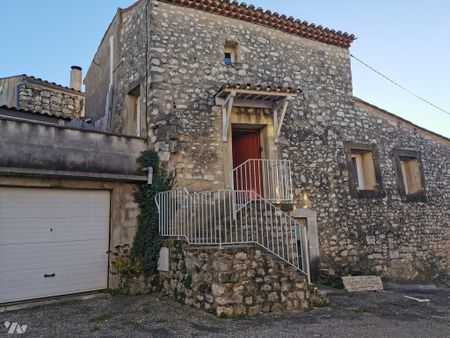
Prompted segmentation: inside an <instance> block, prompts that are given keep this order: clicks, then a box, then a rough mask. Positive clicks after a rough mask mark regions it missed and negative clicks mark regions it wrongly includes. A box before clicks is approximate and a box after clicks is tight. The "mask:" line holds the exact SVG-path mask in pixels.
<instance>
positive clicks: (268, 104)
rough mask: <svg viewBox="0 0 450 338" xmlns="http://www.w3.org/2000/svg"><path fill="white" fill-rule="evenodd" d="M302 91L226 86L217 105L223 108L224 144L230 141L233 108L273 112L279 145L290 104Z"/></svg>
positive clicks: (287, 88)
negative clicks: (264, 109) (260, 109)
mask: <svg viewBox="0 0 450 338" xmlns="http://www.w3.org/2000/svg"><path fill="white" fill-rule="evenodd" d="M299 93H301V91H300V90H297V89H293V88H290V87H271V86H253V85H250V84H247V85H241V84H226V85H224V86H223V87H222V88H221V89H220V90H219V91H218V92H217V94H216V104H217V105H219V106H221V107H222V135H223V142H227V141H228V131H229V129H230V126H231V111H232V108H233V107H248V108H266V109H267V108H268V109H271V110H272V112H273V126H274V129H275V130H274V132H275V133H274V134H275V143H278V138H279V136H280V132H281V127H282V125H283V121H284V116H285V115H286V110H287V107H288V106H289V102H290V101H292V100H293V99H294V98H295V97H296V96H297V95H298V94H299Z"/></svg>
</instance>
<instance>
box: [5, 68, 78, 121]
mask: <svg viewBox="0 0 450 338" xmlns="http://www.w3.org/2000/svg"><path fill="white" fill-rule="evenodd" d="M81 81H82V72H81V68H80V67H78V66H72V69H71V72H70V87H65V86H62V85H59V84H56V83H54V82H48V81H46V80H43V79H40V78H36V77H34V76H29V75H25V74H22V75H16V76H10V77H5V78H0V106H8V107H15V108H17V109H25V110H28V111H36V112H40V113H42V114H48V115H58V116H63V117H66V118H72V119H74V118H77V117H78V118H81V117H83V116H84V111H85V110H84V93H83V92H82V91H81V87H82V82H81Z"/></svg>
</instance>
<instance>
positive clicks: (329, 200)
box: [85, 0, 450, 281]
mask: <svg viewBox="0 0 450 338" xmlns="http://www.w3.org/2000/svg"><path fill="white" fill-rule="evenodd" d="M354 39H355V37H354V36H353V35H349V34H347V33H343V32H340V31H335V30H332V29H328V28H323V27H322V26H316V25H314V24H308V23H307V22H302V21H299V20H295V19H293V18H292V17H289V18H288V17H286V16H285V15H279V14H278V13H271V12H270V11H263V10H262V9H260V8H255V7H254V6H252V5H246V4H238V3H237V2H236V1H233V2H229V1H215V0H204V1H203V0H189V1H181V0H171V1H169V0H167V1H138V2H136V3H135V4H134V5H132V6H130V7H129V8H126V9H122V10H119V11H118V12H117V14H116V16H115V17H114V19H113V21H112V23H111V25H110V26H109V28H108V30H107V31H106V33H105V36H104V37H103V39H102V42H101V44H100V46H99V48H98V50H97V53H96V55H95V57H94V60H95V62H93V63H92V65H91V66H90V68H89V70H88V73H87V75H86V79H85V83H86V88H87V95H86V106H87V107H91V106H94V105H99V104H100V107H99V108H98V109H96V110H95V113H100V114H97V115H95V116H94V117H95V119H102V118H103V119H108V123H107V125H108V128H109V129H110V130H111V131H114V132H117V133H124V134H128V135H130V134H131V135H145V136H147V135H148V137H149V146H150V147H151V148H153V149H155V150H156V151H158V153H159V155H160V158H161V160H163V161H164V162H165V165H166V167H167V168H168V169H170V170H175V171H176V184H177V186H178V187H185V188H187V189H188V190H191V191H196V192H200V191H205V190H214V189H235V190H239V189H244V188H245V189H247V188H248V187H249V186H251V189H252V190H254V191H256V192H257V193H259V194H262V195H263V197H265V198H266V199H269V200H270V199H271V202H272V203H274V204H275V205H276V206H277V207H279V208H282V209H283V210H286V209H288V210H289V215H291V216H293V217H295V218H297V219H298V218H307V220H306V221H307V224H308V232H309V233H310V235H311V236H312V238H310V239H309V240H310V243H309V249H310V254H311V255H312V256H314V262H313V258H311V264H312V265H313V266H314V269H315V272H313V274H316V275H317V273H318V271H317V269H319V267H320V269H324V270H327V271H328V272H329V273H333V272H335V273H337V274H339V275H342V274H349V273H364V274H373V273H374V274H379V275H382V276H384V277H386V278H390V279H394V280H403V281H406V280H417V279H429V278H440V279H441V280H447V281H448V278H449V273H450V256H449V252H450V237H449V236H450V221H449V195H450V184H449V179H450V167H449V158H450V147H449V145H450V141H449V139H447V138H445V137H443V136H440V135H437V134H435V133H433V132H430V131H427V130H425V129H423V128H421V127H419V126H416V125H414V124H412V123H410V122H408V121H405V120H404V119H402V118H400V117H398V116H395V115H393V114H391V113H389V112H386V111H384V110H382V109H380V108H378V107H376V106H374V105H371V104H369V103H367V102H364V101H362V100H360V99H358V98H355V97H354V96H353V94H352V76H351V67H350V53H349V48H350V45H351V43H352V42H353V41H354ZM98 79H101V80H100V81H99V80H98ZM107 84H108V85H107ZM99 95H100V96H99ZM101 112H104V113H103V114H101ZM242 149H243V150H242ZM252 159H254V160H255V161H256V160H257V161H259V162H255V163H259V164H257V165H256V168H257V169H256V171H255V170H253V174H249V173H246V172H245V171H246V170H251V169H249V168H245V163H247V162H246V161H249V160H250V163H251V160H252ZM265 160H266V161H270V162H269V163H271V164H275V165H282V161H283V160H289V161H290V162H289V163H291V167H289V173H288V175H289V180H291V181H289V185H288V186H284V188H286V189H287V190H286V191H288V192H289V193H291V192H292V195H289V196H288V198H286V199H285V200H283V198H281V199H280V195H278V196H271V192H270V189H272V188H274V189H275V190H276V189H280V187H279V185H280V184H283V183H282V182H280V181H276V180H274V181H273V182H275V181H276V182H275V183H270V182H267V180H268V179H269V180H270V178H263V181H264V180H265V181H264V182H265V183H261V184H258V183H257V182H255V180H258V179H260V178H259V177H260V176H264V175H273V174H274V173H276V174H279V172H278V171H277V170H275V171H274V170H273V169H270V168H269V167H267V168H264V167H262V165H264V164H261V163H263V162H261V161H265ZM242 165H244V170H243V171H244V173H242ZM239 166H241V172H240V173H239V172H236V170H235V171H234V173H233V169H234V168H236V167H239ZM247 166H248V165H247ZM230 173H233V174H230ZM236 175H239V177H236ZM255 175H256V176H255ZM243 176H245V178H244V177H243ZM255 177H257V178H256V179H255ZM236 181H238V182H236ZM244 181H245V182H244ZM242 182H244V183H242ZM274 184H275V186H271V185H274ZM264 185H266V187H263V186H264ZM245 189H244V190H245ZM267 189H268V190H267ZM317 241H318V244H317ZM314 243H316V244H314ZM319 257H320V264H319V263H318V259H319Z"/></svg>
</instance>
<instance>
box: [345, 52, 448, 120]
mask: <svg viewBox="0 0 450 338" xmlns="http://www.w3.org/2000/svg"><path fill="white" fill-rule="evenodd" d="M350 56H351V57H352V58H354V59H355V60H356V61H358V62H360V63H361V64H363V65H364V66H366V67H367V68H369V69H370V70H372V71H373V72H375V73H377V74H378V75H380V76H381V77H383V78H385V79H386V80H388V81H389V82H392V83H393V84H394V85H396V86H397V87H399V88H400V89H403V90H404V91H405V92H407V93H409V94H411V95H413V96H415V97H417V98H418V99H419V100H421V101H423V102H425V103H426V104H429V105H430V106H432V107H434V108H436V109H438V110H440V111H442V112H444V113H446V114H447V115H450V112H449V111H447V110H445V109H442V108H441V107H438V106H437V105H435V104H434V103H431V102H430V101H428V100H426V99H424V98H423V97H421V96H419V95H417V94H416V93H414V92H412V91H410V90H409V89H408V88H405V87H404V86H402V85H401V84H399V83H397V82H395V81H394V80H392V79H390V78H389V77H387V76H386V75H384V74H382V73H380V72H379V71H378V70H376V69H375V68H373V67H371V66H369V65H368V64H367V63H365V62H364V61H362V60H361V59H358V58H357V57H356V56H354V55H353V54H350Z"/></svg>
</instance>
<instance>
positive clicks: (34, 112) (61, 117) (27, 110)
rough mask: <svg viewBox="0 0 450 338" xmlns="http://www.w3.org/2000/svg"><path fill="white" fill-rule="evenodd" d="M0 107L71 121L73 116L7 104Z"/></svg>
mask: <svg viewBox="0 0 450 338" xmlns="http://www.w3.org/2000/svg"><path fill="white" fill-rule="evenodd" d="M0 109H6V110H11V111H15V112H19V113H28V114H35V115H41V116H46V117H52V118H56V119H59V120H65V121H71V120H72V117H70V116H64V115H58V114H50V113H44V112H41V111H35V110H30V109H24V108H16V107H9V106H7V105H1V106H0Z"/></svg>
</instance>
